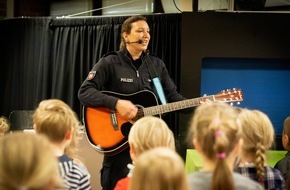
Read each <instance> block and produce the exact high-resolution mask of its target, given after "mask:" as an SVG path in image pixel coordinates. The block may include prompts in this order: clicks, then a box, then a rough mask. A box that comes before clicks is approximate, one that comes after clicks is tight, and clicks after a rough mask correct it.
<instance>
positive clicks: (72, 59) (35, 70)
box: [0, 14, 181, 135]
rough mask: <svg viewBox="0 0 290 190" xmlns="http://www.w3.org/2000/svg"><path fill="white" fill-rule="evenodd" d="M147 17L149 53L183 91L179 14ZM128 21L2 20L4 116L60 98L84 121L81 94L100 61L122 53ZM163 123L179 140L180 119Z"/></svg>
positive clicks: (121, 18)
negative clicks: (112, 53)
mask: <svg viewBox="0 0 290 190" xmlns="http://www.w3.org/2000/svg"><path fill="white" fill-rule="evenodd" d="M145 16H146V17H147V19H148V24H149V26H150V28H151V41H150V44H149V50H150V51H151V52H152V53H154V54H156V55H157V56H159V57H160V58H162V59H163V60H164V62H165V63H166V65H167V68H168V71H169V73H170V75H171V77H172V80H173V81H174V82H175V83H176V85H177V87H178V88H179V78H180V41H181V14H156V15H145ZM127 17H128V16H114V17H81V18H80V17H79V18H75V17H74V18H48V17H45V18H14V19H7V20H0V34H1V36H0V40H1V66H0V68H1V76H0V79H1V82H0V85H1V92H0V95H1V100H0V101H1V108H0V111H1V114H0V115H3V116H5V117H8V116H9V113H10V112H11V111H13V110H33V109H35V108H36V106H37V104H38V103H39V102H40V101H41V100H43V99H49V98H57V99H61V100H63V101H64V102H66V103H67V104H69V105H70V106H71V107H72V109H73V110H74V111H75V112H76V113H77V114H78V115H79V117H80V119H82V107H81V104H80V102H79V100H78V98H77V92H78V89H79V87H80V85H81V83H82V82H83V80H84V79H85V78H86V76H87V74H88V72H89V71H90V69H91V68H92V66H93V64H95V63H96V62H97V61H98V59H100V58H101V57H102V56H103V55H104V54H106V53H108V52H110V51H114V50H118V49H119V43H120V29H121V24H122V22H123V21H124V20H125V19H126V18H127ZM164 119H165V121H166V122H167V123H168V124H169V125H170V126H171V128H172V130H173V131H174V132H175V135H178V134H177V132H178V126H177V123H178V121H177V120H178V115H177V114H173V113H170V114H166V115H165V116H164Z"/></svg>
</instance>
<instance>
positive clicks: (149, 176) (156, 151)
mask: <svg viewBox="0 0 290 190" xmlns="http://www.w3.org/2000/svg"><path fill="white" fill-rule="evenodd" d="M141 189H142V190H151V189H154V190H163V189H170V190H187V189H189V188H188V182H187V175H186V172H185V167H184V162H183V160H182V158H181V157H180V156H179V155H178V154H177V153H176V152H175V151H174V150H172V149H170V148H167V147H157V148H153V149H151V150H148V151H145V152H144V153H142V155H140V157H139V158H138V162H137V163H136V165H135V168H134V171H133V176H132V179H131V180H130V184H129V190H141Z"/></svg>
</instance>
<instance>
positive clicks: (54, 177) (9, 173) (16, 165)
mask: <svg viewBox="0 0 290 190" xmlns="http://www.w3.org/2000/svg"><path fill="white" fill-rule="evenodd" d="M0 155H1V156H0V189H7V190H18V189H22V188H23V189H27V190H29V189H35V190H36V189H39V190H40V189H47V190H52V189H55V185H59V184H58V183H60V181H61V180H60V177H59V175H58V161H57V159H56V157H55V156H54V153H53V151H52V149H51V145H50V143H49V142H48V140H47V138H46V137H44V136H42V135H36V134H32V133H23V132H14V133H12V134H7V135H5V136H4V137H3V138H2V139H0ZM49 187H50V188H49Z"/></svg>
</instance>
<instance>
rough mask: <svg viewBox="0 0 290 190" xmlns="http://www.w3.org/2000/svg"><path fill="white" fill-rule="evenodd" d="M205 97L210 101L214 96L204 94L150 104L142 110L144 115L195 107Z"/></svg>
mask: <svg viewBox="0 0 290 190" xmlns="http://www.w3.org/2000/svg"><path fill="white" fill-rule="evenodd" d="M207 99H208V100H211V101H215V96H214V95H211V96H205V97H200V98H193V99H187V100H182V101H178V102H172V103H167V104H165V105H158V106H151V107H147V108H143V112H144V116H149V115H160V114H163V113H168V112H173V111H177V110H182V109H186V108H192V107H196V106H198V105H200V102H201V101H205V100H207Z"/></svg>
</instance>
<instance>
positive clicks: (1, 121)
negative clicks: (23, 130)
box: [0, 116, 10, 138]
mask: <svg viewBox="0 0 290 190" xmlns="http://www.w3.org/2000/svg"><path fill="white" fill-rule="evenodd" d="M9 128H10V127H9V123H8V120H7V119H6V118H5V117H4V116H2V117H0V138H1V137H2V136H3V135H4V134H5V133H7V132H8V131H9Z"/></svg>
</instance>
